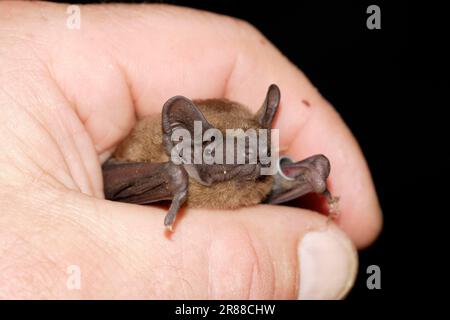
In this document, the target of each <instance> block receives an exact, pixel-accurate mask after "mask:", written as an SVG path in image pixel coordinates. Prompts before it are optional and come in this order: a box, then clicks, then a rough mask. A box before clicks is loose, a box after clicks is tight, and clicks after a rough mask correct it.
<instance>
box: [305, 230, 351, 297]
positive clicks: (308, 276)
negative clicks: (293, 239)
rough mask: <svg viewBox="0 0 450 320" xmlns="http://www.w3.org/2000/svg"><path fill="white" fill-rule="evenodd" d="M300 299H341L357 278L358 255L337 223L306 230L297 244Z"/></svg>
mask: <svg viewBox="0 0 450 320" xmlns="http://www.w3.org/2000/svg"><path fill="white" fill-rule="evenodd" d="M298 257H299V265H300V288H299V294H298V297H299V299H307V300H315V299H342V298H343V297H345V296H346V294H347V293H348V291H349V290H350V289H351V287H352V286H353V283H354V281H355V277H356V272H357V267H358V256H357V253H356V249H355V248H354V246H353V244H352V243H351V241H350V240H349V239H348V238H347V236H346V235H345V234H344V232H342V231H341V230H339V229H338V228H337V227H336V226H329V227H327V228H326V230H323V231H312V232H308V233H306V234H305V235H304V236H303V238H302V239H301V241H300V244H299V247H298Z"/></svg>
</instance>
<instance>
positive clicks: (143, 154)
mask: <svg viewBox="0 0 450 320" xmlns="http://www.w3.org/2000/svg"><path fill="white" fill-rule="evenodd" d="M194 102H195V104H196V105H197V107H198V108H199V110H200V111H201V112H202V113H203V115H204V116H205V118H206V119H207V120H208V122H209V123H211V124H212V125H213V126H214V127H215V128H217V129H219V130H221V131H222V134H223V135H224V136H225V129H231V128H235V129H238V128H241V129H243V130H244V131H245V130H247V129H250V128H253V129H257V128H261V126H260V125H259V123H258V121H257V120H256V119H255V115H254V114H252V113H251V112H250V111H249V110H248V109H247V108H246V107H244V106H242V105H240V104H238V103H235V102H231V101H228V100H225V99H209V100H196V101H194ZM162 135H163V133H162V127H161V115H160V114H157V115H152V116H148V117H146V118H143V119H141V120H140V121H138V123H137V124H136V126H135V127H134V129H133V131H132V132H131V134H130V135H129V136H128V138H126V139H125V140H124V141H123V142H122V143H121V144H120V145H119V146H118V148H117V150H116V152H115V153H114V157H115V158H116V159H117V160H120V161H138V162H165V161H168V160H169V157H168V156H167V154H166V153H165V150H164V148H163V145H162ZM272 185H273V177H272V176H261V177H259V178H258V179H256V180H242V179H241V180H239V179H233V180H230V181H225V182H219V183H215V184H213V185H212V186H204V185H201V184H199V183H198V182H196V181H195V180H194V179H192V178H189V191H188V192H189V193H188V200H187V202H186V204H187V205H188V206H190V207H202V208H215V209H236V208H239V207H243V206H251V205H255V204H258V203H261V201H262V200H263V199H264V198H265V197H266V196H267V194H268V193H269V192H270V191H271V189H272Z"/></svg>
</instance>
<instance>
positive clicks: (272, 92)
mask: <svg viewBox="0 0 450 320" xmlns="http://www.w3.org/2000/svg"><path fill="white" fill-rule="evenodd" d="M280 98H281V94H280V89H279V88H278V86H277V85H276V84H271V85H270V87H269V89H268V90H267V95H266V99H265V100H264V103H263V105H262V106H261V108H260V109H259V111H258V112H257V113H256V119H257V120H258V122H259V124H260V125H261V127H262V128H267V129H269V128H271V127H272V121H273V118H274V117H275V113H276V112H277V110H278V105H279V104H280Z"/></svg>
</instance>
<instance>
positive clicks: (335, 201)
mask: <svg viewBox="0 0 450 320" xmlns="http://www.w3.org/2000/svg"><path fill="white" fill-rule="evenodd" d="M323 194H324V195H325V197H326V198H327V203H328V217H329V218H330V219H335V218H337V217H338V216H339V199H340V198H339V197H334V196H333V195H332V194H331V193H330V191H328V189H327V190H325V192H324V193H323Z"/></svg>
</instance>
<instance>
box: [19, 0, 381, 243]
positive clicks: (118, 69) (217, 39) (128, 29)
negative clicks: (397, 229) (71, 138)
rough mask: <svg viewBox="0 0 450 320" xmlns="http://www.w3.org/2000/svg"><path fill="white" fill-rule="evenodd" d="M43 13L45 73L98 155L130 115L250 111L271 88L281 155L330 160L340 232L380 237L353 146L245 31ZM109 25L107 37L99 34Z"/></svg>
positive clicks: (195, 21) (122, 9) (359, 239)
mask: <svg viewBox="0 0 450 320" xmlns="http://www.w3.org/2000/svg"><path fill="white" fill-rule="evenodd" d="M45 6H46V10H43V11H38V12H44V13H45V14H46V15H48V16H49V17H50V18H51V19H52V21H55V23H54V24H51V25H50V26H48V27H47V28H48V29H46V31H47V32H46V33H45V36H46V39H47V40H48V39H58V40H59V42H58V46H57V48H54V49H53V50H50V52H49V50H48V48H45V50H46V52H47V54H48V55H49V56H50V60H51V61H52V64H51V68H52V74H53V75H54V76H55V78H56V80H57V82H58V84H59V85H60V86H61V88H62V89H63V91H64V92H65V94H66V96H67V97H68V99H69V100H70V101H72V102H73V105H74V106H75V108H76V110H77V112H78V114H79V115H80V117H81V119H82V120H83V121H84V122H85V126H86V128H87V130H88V132H89V133H90V136H91V138H92V140H93V142H94V144H95V145H96V148H97V150H98V151H99V152H103V151H105V150H108V149H110V148H112V147H114V146H115V145H116V144H117V143H118V141H120V140H121V139H122V138H123V137H124V136H125V135H126V134H127V133H128V132H129V130H130V129H131V127H132V125H133V121H134V120H133V119H134V113H135V111H136V113H137V114H138V115H139V116H144V115H146V114H149V113H154V112H159V110H160V108H161V106H162V104H163V103H164V101H165V100H167V99H168V98H170V97H171V96H173V95H176V94H182V95H186V96H189V97H195V98H206V97H220V96H225V97H228V98H230V99H233V100H237V101H240V102H242V103H245V104H247V105H248V106H250V107H251V108H253V109H256V108H257V107H259V105H260V104H261V102H262V100H263V95H264V92H265V90H266V88H267V86H268V85H269V84H270V83H277V84H278V85H279V86H280V88H281V90H282V102H281V110H280V112H279V115H278V117H277V119H276V123H275V126H276V127H278V128H280V130H281V132H280V137H281V144H282V146H285V147H286V148H287V149H288V152H289V153H290V154H292V156H295V157H299V158H301V157H305V156H309V155H311V154H313V153H324V154H326V156H327V157H329V158H330V160H331V163H332V171H331V176H330V179H329V180H330V184H331V190H332V192H333V193H334V194H336V195H339V196H340V197H341V201H340V211H341V217H340V221H339V223H340V225H341V226H342V228H343V229H344V230H345V231H346V232H347V233H348V234H349V235H350V237H351V238H352V239H353V240H354V241H355V243H356V244H357V245H358V246H365V245H367V244H369V243H370V242H371V241H373V239H374V238H375V237H376V235H377V234H378V233H379V230H380V228H381V212H380V208H379V205H378V201H377V197H376V194H375V190H374V187H373V183H372V180H371V177H370V173H369V170H368V167H367V164H366V162H365V160H364V158H363V156H362V154H361V152H360V149H359V147H358V145H357V143H356V141H355V139H354V137H353V136H352V135H351V133H350V132H349V130H348V128H347V127H346V126H345V124H344V123H343V121H342V119H340V117H339V116H338V115H337V114H336V112H335V111H334V110H333V108H331V107H330V105H329V104H328V103H327V102H326V101H325V100H324V99H323V98H322V97H321V96H320V94H319V93H318V92H317V90H316V89H315V88H314V87H313V86H312V85H311V84H310V82H309V81H308V80H307V79H306V77H305V76H304V75H303V74H302V73H301V72H300V71H299V70H298V69H297V68H295V66H293V65H292V64H291V63H290V62H289V61H288V60H287V59H286V58H284V57H283V56H282V55H281V54H280V53H279V52H278V51H277V50H276V49H275V48H274V47H273V46H272V45H271V44H270V43H269V42H268V41H267V40H266V39H265V38H264V37H263V36H262V35H260V34H259V33H258V32H257V31H255V30H254V29H253V28H252V27H250V26H248V25H247V24H245V23H243V22H240V21H236V20H233V19H230V18H226V17H219V16H217V15H212V14H206V13H203V12H198V11H194V10H187V9H180V8H173V7H167V6H139V7H138V8H136V7H133V6H114V7H111V6H102V7H97V6H87V7H82V9H81V18H82V27H81V29H80V31H78V32H74V31H73V30H70V29H67V28H64V27H61V25H62V24H63V22H64V21H65V20H64V19H65V18H66V15H65V11H64V10H65V8H66V7H65V6H59V5H49V4H46V5H45ZM29 15H30V16H33V15H35V16H37V13H33V12H30V13H29ZM130 17H134V18H133V19H130ZM31 20H32V19H31ZM57 21H60V22H61V24H58V23H57ZM111 24H114V25H115V28H114V32H110V33H108V34H107V35H106V34H105V30H108V28H109V26H111ZM28 27H29V26H28ZM22 28H27V25H26V23H25V26H23V27H22ZM36 36H39V34H37V35H36ZM40 37H42V35H40ZM169 39H170V40H169ZM47 44H49V43H47ZM67 61H70V63H67ZM74 62H76V63H74ZM293 119H295V120H293Z"/></svg>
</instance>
